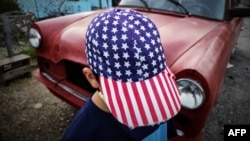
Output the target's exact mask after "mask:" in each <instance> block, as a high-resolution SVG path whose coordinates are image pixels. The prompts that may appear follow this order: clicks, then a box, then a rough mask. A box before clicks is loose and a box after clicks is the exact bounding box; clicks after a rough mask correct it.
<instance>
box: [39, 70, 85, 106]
mask: <svg viewBox="0 0 250 141" xmlns="http://www.w3.org/2000/svg"><path fill="white" fill-rule="evenodd" d="M41 74H42V75H43V76H44V77H46V78H47V79H48V80H49V81H51V82H52V83H54V84H56V85H58V86H59V87H60V88H62V89H64V90H65V91H67V92H68V93H70V94H71V95H73V96H75V97H77V98H79V99H81V100H83V101H87V99H88V97H86V96H83V95H82V94H81V93H79V92H77V91H75V90H73V89H71V88H69V87H68V86H66V85H64V84H62V83H61V82H60V81H58V80H56V79H54V78H53V77H52V76H50V75H49V74H48V73H46V72H42V73H41Z"/></svg>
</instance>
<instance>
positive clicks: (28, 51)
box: [21, 45, 36, 59]
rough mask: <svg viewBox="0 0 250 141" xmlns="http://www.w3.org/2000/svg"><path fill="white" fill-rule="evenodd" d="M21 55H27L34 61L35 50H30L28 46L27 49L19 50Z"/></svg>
mask: <svg viewBox="0 0 250 141" xmlns="http://www.w3.org/2000/svg"><path fill="white" fill-rule="evenodd" d="M21 53H23V54H26V55H29V56H30V58H31V59H35V57H36V55H35V49H34V48H32V47H31V46H30V45H29V46H28V47H25V48H23V49H22V50H21Z"/></svg>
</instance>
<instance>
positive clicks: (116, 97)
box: [100, 68, 181, 128]
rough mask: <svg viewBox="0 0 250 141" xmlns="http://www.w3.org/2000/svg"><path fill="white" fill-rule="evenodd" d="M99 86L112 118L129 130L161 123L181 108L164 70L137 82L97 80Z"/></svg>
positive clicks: (168, 74) (177, 94) (173, 83)
mask: <svg viewBox="0 0 250 141" xmlns="http://www.w3.org/2000/svg"><path fill="white" fill-rule="evenodd" d="M100 83H101V89H102V92H103V94H104V97H105V101H106V104H107V106H108V107H109V109H110V111H111V113H112V114H113V116H114V117H115V118H116V119H117V120H118V121H120V122H121V123H123V124H125V125H127V126H129V127H131V128H134V127H139V126H147V125H153V124H158V123H161V122H164V121H166V120H168V119H170V118H172V117H173V116H175V115H176V114H177V113H178V112H179V110H180V107H181V106H180V99H179V93H178V90H177V87H176V83H175V81H174V75H173V74H172V73H171V71H170V70H169V69H168V68H167V69H166V70H164V71H163V72H161V73H159V74H158V75H157V76H154V77H152V78H150V79H147V80H143V81H139V82H130V83H126V82H120V81H114V80H112V79H108V78H104V77H100Z"/></svg>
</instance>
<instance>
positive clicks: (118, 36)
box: [62, 9, 181, 141]
mask: <svg viewBox="0 0 250 141" xmlns="http://www.w3.org/2000/svg"><path fill="white" fill-rule="evenodd" d="M85 42H86V50H85V51H86V55H87V59H88V63H89V67H90V68H88V67H85V68H83V74H84V75H85V77H86V78H87V80H88V81H89V83H90V84H91V85H92V87H94V88H96V89H97V91H96V92H95V93H94V94H93V96H92V97H91V98H90V99H89V100H88V101H87V102H86V103H85V105H84V106H83V107H82V108H81V110H80V111H79V112H78V114H77V115H76V116H75V118H74V120H73V121H72V124H71V125H70V126H69V128H68V130H67V131H66V133H65V134H64V136H63V138H62V140H63V141H78V140H79V141H80V140H81V141H106V140H107V141H141V140H143V139H145V140H146V137H147V136H149V135H150V134H151V133H153V132H155V131H156V130H157V128H158V127H159V126H161V127H163V128H166V124H165V123H166V121H167V120H169V119H170V118H172V117H173V116H175V115H176V114H177V113H178V112H179V110H180V107H181V106H180V100H179V93H178V90H177V87H176V83H175V80H174V75H173V74H172V72H171V71H170V70H169V68H168V67H167V64H166V59H165V56H164V51H163V47H162V44H161V42H160V36H159V33H158V30H157V28H156V26H155V24H154V23H153V22H152V21H151V20H150V19H149V18H147V17H145V16H144V15H142V14H141V13H139V12H136V11H133V10H128V9H111V10H109V11H106V12H104V13H101V14H99V15H97V16H96V17H95V18H94V19H93V20H92V21H91V23H90V25H89V27H88V29H87V32H86V40H85ZM152 135H153V134H152ZM150 138H152V136H151V137H150ZM166 140H167V139H164V141H166Z"/></svg>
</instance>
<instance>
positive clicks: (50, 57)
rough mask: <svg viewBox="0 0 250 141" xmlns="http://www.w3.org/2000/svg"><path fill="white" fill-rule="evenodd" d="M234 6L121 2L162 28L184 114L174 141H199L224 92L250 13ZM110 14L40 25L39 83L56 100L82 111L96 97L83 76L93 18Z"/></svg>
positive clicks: (199, 0) (213, 0) (215, 1)
mask: <svg viewBox="0 0 250 141" xmlns="http://www.w3.org/2000/svg"><path fill="white" fill-rule="evenodd" d="M236 5H237V2H236V1H233V0H121V1H120V3H119V5H118V6H117V7H120V8H130V9H134V10H137V11H139V12H141V13H143V14H144V15H146V16H148V17H149V18H150V19H152V21H153V22H154V23H155V24H156V25H157V27H158V29H159V31H160V36H161V40H162V44H163V46H164V49H165V52H166V58H167V63H168V66H169V67H170V69H171V70H172V71H173V72H174V73H175V75H176V83H177V84H178V87H179V92H180V97H181V102H182V109H181V111H180V113H179V114H178V115H177V116H176V117H174V118H173V119H174V123H175V124H176V127H177V131H178V135H179V136H177V137H175V138H172V139H171V140H178V141H180V140H186V141H188V140H189V141H200V140H202V138H203V132H202V131H203V128H204V126H205V123H206V120H207V118H208V116H209V114H210V113H211V111H212V108H213V107H214V105H215V103H216V101H217V99H218V97H219V94H220V92H221V88H222V84H223V80H224V74H225V71H226V67H227V63H228V61H229V58H230V56H231V53H232V50H233V48H234V46H235V43H236V42H237V39H238V36H239V33H240V30H241V26H242V24H243V18H242V17H244V16H250V9H249V8H242V7H236ZM104 10H105V9H102V10H97V11H91V12H84V13H78V14H73V15H68V16H62V17H58V18H53V19H48V20H43V21H39V22H36V23H34V24H33V25H32V27H31V29H30V43H31V45H32V46H33V47H34V48H35V49H36V56H37V61H38V69H37V70H36V72H35V73H34V75H35V77H36V78H37V79H38V80H39V81H41V83H43V84H44V85H45V86H46V87H47V88H48V89H49V90H50V91H51V92H52V93H53V94H55V95H56V96H58V97H59V98H61V99H63V100H65V101H67V102H69V103H70V104H72V105H74V106H77V107H81V106H82V105H83V104H84V102H85V101H86V99H87V98H88V97H90V96H91V94H92V93H93V88H92V87H91V86H90V85H89V83H88V82H87V81H86V79H85V77H84V76H83V74H82V68H83V67H85V66H88V63H87V59H86V55H85V53H84V48H85V44H84V36H85V32H86V28H87V26H88V24H89V23H90V21H91V20H92V18H93V17H94V16H96V15H97V14H98V13H100V12H103V11H104Z"/></svg>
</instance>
